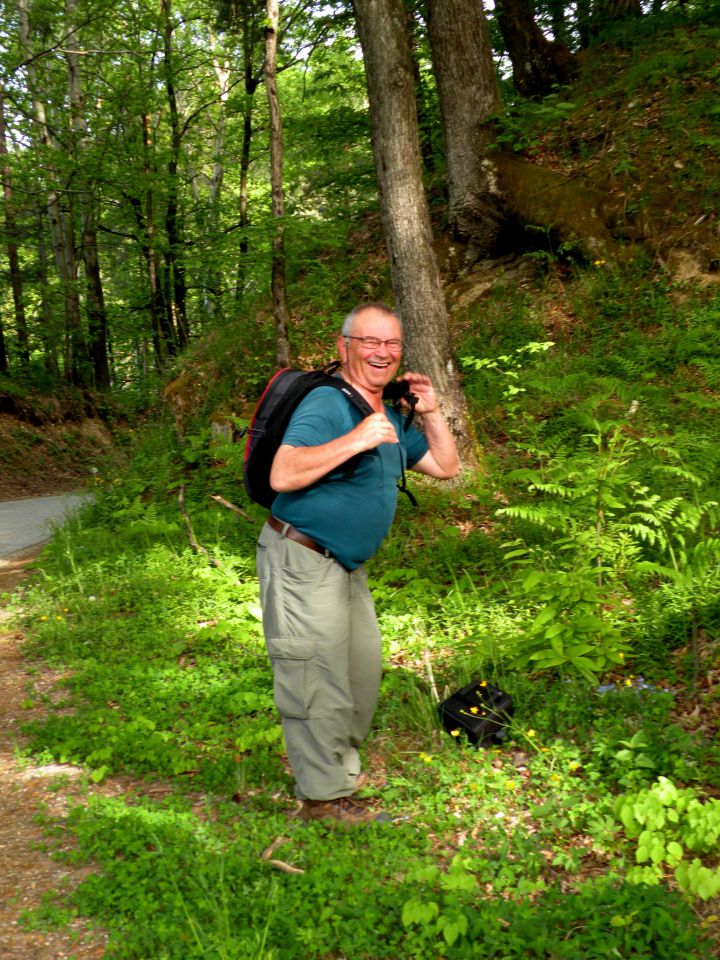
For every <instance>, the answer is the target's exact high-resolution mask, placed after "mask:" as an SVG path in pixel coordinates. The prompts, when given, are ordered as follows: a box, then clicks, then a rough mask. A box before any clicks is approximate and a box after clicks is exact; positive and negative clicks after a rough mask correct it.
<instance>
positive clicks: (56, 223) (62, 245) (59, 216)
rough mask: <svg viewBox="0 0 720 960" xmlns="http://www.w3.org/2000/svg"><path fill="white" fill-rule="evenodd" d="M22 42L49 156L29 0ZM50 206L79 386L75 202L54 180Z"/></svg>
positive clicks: (23, 4)
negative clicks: (62, 194)
mask: <svg viewBox="0 0 720 960" xmlns="http://www.w3.org/2000/svg"><path fill="white" fill-rule="evenodd" d="M18 14H19V23H20V44H21V47H22V49H23V53H24V55H25V57H26V59H27V61H28V63H27V73H28V80H29V88H30V90H31V95H32V99H33V114H34V119H35V139H36V140H37V141H38V143H39V144H40V145H41V147H42V148H43V150H44V151H45V153H46V155H47V156H48V157H52V154H53V152H54V151H58V150H59V147H58V145H57V143H56V142H55V140H54V138H53V136H52V134H51V131H50V127H49V125H48V122H47V117H46V113H45V104H44V102H43V100H42V99H41V96H40V93H39V91H40V89H41V85H40V83H39V78H38V76H37V68H36V61H35V57H34V51H33V47H32V43H31V40H30V19H29V13H28V0H18ZM45 188H46V191H47V192H46V198H47V199H46V207H47V217H48V223H49V225H50V237H51V240H52V248H53V256H54V258H55V266H56V269H57V272H58V277H59V279H60V284H61V287H62V293H63V306H64V313H65V376H66V377H67V379H68V380H70V382H72V383H74V384H76V385H84V372H85V363H84V361H85V341H84V337H83V330H82V321H81V317H80V298H79V295H78V291H77V255H76V250H75V237H74V221H73V207H72V203H68V204H67V205H66V208H65V209H63V207H62V206H61V203H60V192H59V190H58V188H57V187H56V186H55V185H53V184H52V183H49V184H46V185H45Z"/></svg>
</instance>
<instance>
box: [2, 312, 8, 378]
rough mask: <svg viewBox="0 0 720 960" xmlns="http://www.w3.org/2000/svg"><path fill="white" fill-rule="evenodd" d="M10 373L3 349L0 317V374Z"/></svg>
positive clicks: (3, 335)
mask: <svg viewBox="0 0 720 960" xmlns="http://www.w3.org/2000/svg"><path fill="white" fill-rule="evenodd" d="M9 372H10V365H9V364H8V355H7V349H6V347H5V334H4V332H3V325H2V318H1V317H0V374H5V373H9Z"/></svg>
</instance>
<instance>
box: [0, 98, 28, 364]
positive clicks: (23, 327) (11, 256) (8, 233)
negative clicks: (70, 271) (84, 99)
mask: <svg viewBox="0 0 720 960" xmlns="http://www.w3.org/2000/svg"><path fill="white" fill-rule="evenodd" d="M0 157H1V158H2V182H3V196H4V198H5V242H6V247H7V255H8V266H9V269H10V287H11V288H12V295H13V306H14V308H15V330H16V333H17V341H18V354H19V356H20V363H21V365H22V366H24V367H27V366H28V364H29V363H30V340H29V337H28V329H27V320H26V318H25V304H24V302H23V286H22V273H21V271H20V258H19V256H18V231H17V224H16V223H15V211H14V208H13V195H12V183H11V180H10V165H9V163H8V159H7V157H8V149H7V139H6V135H5V97H4V91H3V90H2V88H0ZM0 352H1V353H2V357H4V362H5V371H7V363H8V359H7V353H6V352H5V343H4V340H3V343H2V351H0ZM0 362H2V358H0ZM0 372H4V371H2V367H1V366H0Z"/></svg>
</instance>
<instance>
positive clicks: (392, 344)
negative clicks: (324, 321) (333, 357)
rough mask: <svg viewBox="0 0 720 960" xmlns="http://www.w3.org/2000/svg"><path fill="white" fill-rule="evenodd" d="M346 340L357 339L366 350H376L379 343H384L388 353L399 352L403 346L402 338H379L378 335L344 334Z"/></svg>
mask: <svg viewBox="0 0 720 960" xmlns="http://www.w3.org/2000/svg"><path fill="white" fill-rule="evenodd" d="M345 339H346V340H359V341H360V344H361V345H362V346H363V347H364V348H365V349H366V350H377V349H378V347H379V346H380V345H381V344H385V346H386V347H387V348H388V350H389V351H390V353H401V352H402V348H403V342H402V340H380V338H379V337H351V336H348V335H347V334H346V336H345Z"/></svg>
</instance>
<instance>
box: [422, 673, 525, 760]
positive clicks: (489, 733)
mask: <svg viewBox="0 0 720 960" xmlns="http://www.w3.org/2000/svg"><path fill="white" fill-rule="evenodd" d="M438 710H439V712H440V719H441V721H442V724H443V727H444V728H445V730H446V731H447V732H448V733H449V734H450V735H451V736H454V737H459V736H460V734H461V733H463V732H464V733H466V734H467V738H468V740H469V741H470V743H471V744H473V746H478V747H493V746H498V744H500V743H502V741H503V740H504V739H505V737H506V736H507V732H508V727H509V726H510V720H511V719H512V715H513V701H512V697H511V696H510V694H509V693H505V692H504V691H502V690H500V688H499V687H495V686H493V684H491V683H487V682H486V681H484V680H482V681H478V680H475V681H474V682H473V683H469V684H468V685H467V686H466V687H463V688H462V689H461V690H458V691H457V692H456V693H453V694H452V696H450V697H448V698H447V699H446V700H443V701H442V703H440V704H439V706H438Z"/></svg>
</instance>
